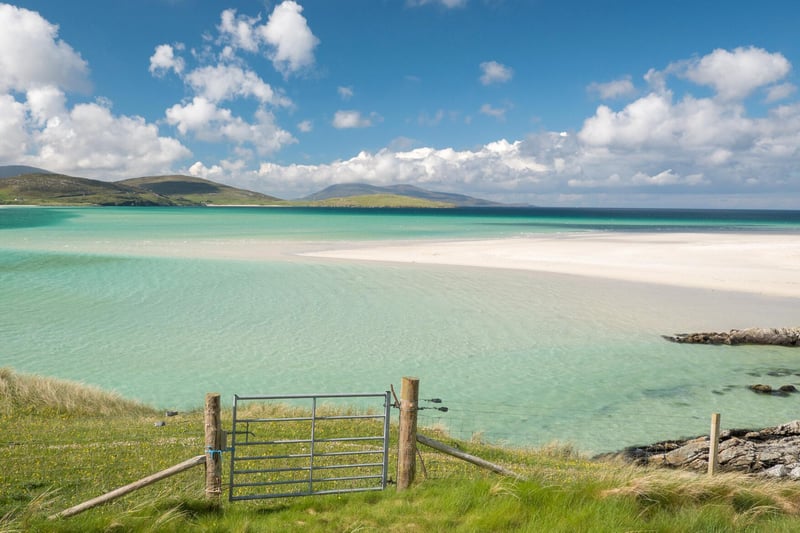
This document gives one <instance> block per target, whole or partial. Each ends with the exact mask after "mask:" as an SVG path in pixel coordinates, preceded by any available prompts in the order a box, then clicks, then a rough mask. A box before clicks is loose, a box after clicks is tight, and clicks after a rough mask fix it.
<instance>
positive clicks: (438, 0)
mask: <svg viewBox="0 0 800 533" xmlns="http://www.w3.org/2000/svg"><path fill="white" fill-rule="evenodd" d="M467 2H468V0H406V5H408V6H410V7H417V6H424V5H427V4H438V5H441V6H443V7H446V8H448V9H453V8H456V7H464V6H466V5H467Z"/></svg>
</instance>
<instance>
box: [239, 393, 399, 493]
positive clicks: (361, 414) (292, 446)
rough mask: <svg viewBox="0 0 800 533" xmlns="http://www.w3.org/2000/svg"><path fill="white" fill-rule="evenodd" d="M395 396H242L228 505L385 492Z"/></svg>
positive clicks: (371, 394)
mask: <svg viewBox="0 0 800 533" xmlns="http://www.w3.org/2000/svg"><path fill="white" fill-rule="evenodd" d="M390 395H391V393H390V392H388V391H387V392H384V393H362V394H309V395H289V396H239V395H235V396H234V400H233V426H232V429H231V446H230V449H229V451H230V457H231V463H230V486H229V491H228V498H229V500H230V501H236V500H256V499H263V498H284V497H290V496H309V495H312V494H333V493H342V492H362V491H369V490H382V489H384V488H386V481H387V472H388V465H389V453H388V452H389V412H390V407H391V399H390Z"/></svg>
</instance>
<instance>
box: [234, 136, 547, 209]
mask: <svg viewBox="0 0 800 533" xmlns="http://www.w3.org/2000/svg"><path fill="white" fill-rule="evenodd" d="M523 144H524V143H523V142H521V141H517V142H513V143H511V142H508V141H506V140H500V141H496V142H493V143H489V144H486V145H484V146H482V147H481V148H479V149H477V150H462V151H458V150H454V149H452V148H445V149H441V150H436V149H433V148H417V149H414V150H408V151H393V150H389V149H383V150H380V151H378V152H377V153H369V152H361V153H359V154H358V155H357V156H355V157H353V158H350V159H347V160H342V161H334V162H333V163H329V164H323V165H286V166H284V165H278V164H275V163H267V162H265V163H262V164H261V166H260V168H259V169H258V170H257V171H252V172H240V173H231V174H228V175H227V177H225V179H226V182H230V183H235V184H236V185H238V186H243V187H248V188H252V189H254V190H261V191H264V192H268V191H271V192H268V194H274V195H277V196H280V197H283V198H294V197H300V196H304V195H306V194H309V193H310V192H313V191H314V190H315V189H320V188H323V187H326V186H328V185H331V184H334V183H344V182H366V183H372V184H375V185H390V184H396V183H412V184H417V185H420V186H423V187H428V188H432V189H436V190H450V191H463V190H466V189H470V190H476V189H477V190H487V191H489V190H496V189H503V190H509V189H513V188H514V187H516V186H518V185H519V184H522V183H530V184H533V183H536V182H537V181H538V180H539V179H540V176H541V175H542V174H543V173H544V172H546V171H547V167H546V166H545V165H542V164H540V163H538V162H537V161H536V160H535V158H533V157H531V156H529V155H526V154H525V153H524V149H523Z"/></svg>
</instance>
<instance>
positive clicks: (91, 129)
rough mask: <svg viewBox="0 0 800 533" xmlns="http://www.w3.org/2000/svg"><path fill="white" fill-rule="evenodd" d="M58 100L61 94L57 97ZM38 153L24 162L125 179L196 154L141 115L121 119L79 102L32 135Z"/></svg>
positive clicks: (48, 121)
mask: <svg viewBox="0 0 800 533" xmlns="http://www.w3.org/2000/svg"><path fill="white" fill-rule="evenodd" d="M51 96H55V95H51ZM31 139H32V145H33V148H34V149H35V151H34V152H33V153H29V154H26V155H25V156H23V157H21V160H22V161H24V162H26V163H28V164H34V165H35V166H42V167H44V168H47V169H54V170H58V171H60V172H66V173H72V174H76V175H79V176H89V177H92V176H99V177H103V178H104V179H105V178H109V177H112V178H117V179H119V178H122V177H130V176H131V175H144V174H148V173H160V172H165V171H168V170H169V169H170V168H171V166H172V164H174V163H175V161H178V160H180V159H183V158H185V157H188V156H189V155H190V154H191V152H190V151H189V150H188V149H187V148H186V147H185V146H183V145H182V144H181V143H180V142H179V141H177V140H176V139H172V138H169V137H161V136H159V134H158V128H157V127H156V126H155V125H154V124H148V123H147V122H146V121H145V120H144V119H143V118H141V117H130V116H115V115H113V114H112V113H111V110H110V109H109V108H108V107H105V106H103V105H100V104H97V103H89V104H78V105H76V106H74V107H73V108H72V109H71V110H69V111H66V110H64V111H63V112H62V114H59V115H56V116H51V117H49V118H48V120H47V125H46V126H45V127H44V128H42V129H40V130H34V131H33V132H31Z"/></svg>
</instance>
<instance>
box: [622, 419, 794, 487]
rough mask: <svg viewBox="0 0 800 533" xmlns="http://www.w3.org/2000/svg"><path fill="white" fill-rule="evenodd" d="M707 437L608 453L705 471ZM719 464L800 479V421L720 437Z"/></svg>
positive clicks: (728, 468)
mask: <svg viewBox="0 0 800 533" xmlns="http://www.w3.org/2000/svg"><path fill="white" fill-rule="evenodd" d="M708 450H709V437H708V436H700V437H695V438H691V439H687V440H671V441H663V442H658V443H655V444H650V445H648V446H632V447H629V448H626V449H625V450H623V451H621V452H619V453H616V454H611V456H612V457H618V458H621V459H623V460H625V461H627V462H632V463H635V464H638V465H651V466H664V467H671V468H687V469H691V470H700V471H705V470H706V469H707V468H708ZM718 461H719V466H720V471H722V472H726V471H727V472H746V473H756V474H762V475H766V476H769V477H776V478H780V477H786V478H791V479H800V420H795V421H793V422H789V423H788V424H783V425H780V426H775V427H770V428H765V429H761V430H747V429H732V430H727V431H723V432H722V433H721V434H720V444H719V454H718Z"/></svg>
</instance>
